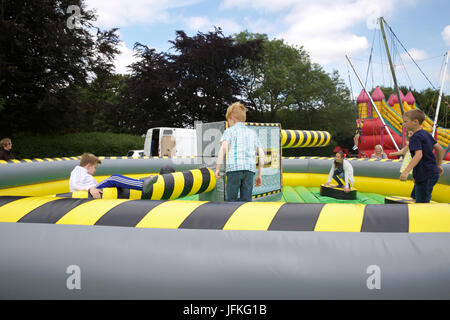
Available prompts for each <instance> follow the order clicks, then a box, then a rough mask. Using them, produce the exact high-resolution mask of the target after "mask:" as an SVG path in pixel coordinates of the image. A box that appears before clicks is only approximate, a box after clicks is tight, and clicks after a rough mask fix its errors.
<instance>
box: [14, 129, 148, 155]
mask: <svg viewBox="0 0 450 320" xmlns="http://www.w3.org/2000/svg"><path fill="white" fill-rule="evenodd" d="M11 139H12V141H13V153H14V155H15V157H16V158H17V159H32V158H54V157H75V156H80V155H81V154H82V153H84V152H91V153H93V154H95V155H97V156H126V155H127V152H128V150H132V149H143V148H144V141H145V138H143V137H140V136H135V135H131V134H115V133H104V132H90V133H74V134H65V135H59V136H54V135H34V134H17V135H14V136H12V137H11Z"/></svg>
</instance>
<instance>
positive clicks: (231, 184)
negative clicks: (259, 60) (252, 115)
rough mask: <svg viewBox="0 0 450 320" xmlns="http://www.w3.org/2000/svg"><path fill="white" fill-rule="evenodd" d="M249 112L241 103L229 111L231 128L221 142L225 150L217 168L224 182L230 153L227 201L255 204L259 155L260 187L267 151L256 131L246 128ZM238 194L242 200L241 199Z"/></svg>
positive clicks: (220, 155)
mask: <svg viewBox="0 0 450 320" xmlns="http://www.w3.org/2000/svg"><path fill="white" fill-rule="evenodd" d="M246 111H247V109H246V108H245V107H244V106H243V105H242V104H241V103H239V102H236V103H233V104H232V105H231V106H229V107H228V109H227V113H226V116H225V117H226V119H227V121H228V125H229V128H228V129H226V130H225V131H224V133H223V135H222V138H221V139H220V142H221V146H220V150H219V155H218V158H217V165H216V173H215V175H216V179H219V178H220V166H221V165H222V162H223V157H224V155H225V153H226V151H228V155H227V162H226V170H225V172H226V177H227V184H226V190H225V194H226V201H252V192H253V177H254V176H255V173H256V161H255V158H256V151H258V155H259V166H258V175H257V176H256V179H255V184H256V186H260V185H261V183H262V169H263V167H264V150H263V149H262V148H261V143H260V142H259V140H258V136H257V135H256V133H255V131H253V130H251V129H249V128H247V127H246V126H245V125H244V122H245V120H246ZM238 192H240V197H239V199H238Z"/></svg>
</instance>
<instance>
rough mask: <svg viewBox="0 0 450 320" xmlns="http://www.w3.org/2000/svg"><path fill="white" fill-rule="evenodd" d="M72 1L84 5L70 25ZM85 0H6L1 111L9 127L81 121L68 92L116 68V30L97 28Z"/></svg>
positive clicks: (0, 20)
mask: <svg viewBox="0 0 450 320" xmlns="http://www.w3.org/2000/svg"><path fill="white" fill-rule="evenodd" d="M70 5H76V6H78V8H80V14H81V16H80V19H79V24H77V25H75V26H74V28H70V25H69V24H68V19H69V17H70V16H71V13H67V8H68V7H69V6H70ZM95 19H96V17H95V15H94V12H92V11H90V10H87V9H86V6H85V4H84V1H83V0H76V1H73V0H71V1H68V0H61V1H50V0H45V1H42V0H31V1H28V0H27V1H26V0H2V2H1V11H0V97H1V99H0V100H2V101H3V102H2V106H3V108H2V109H1V110H0V114H1V117H2V120H3V124H2V130H3V131H4V132H5V133H8V134H10V133H12V132H19V131H24V130H26V131H30V132H52V131H60V130H68V128H74V127H76V125H77V118H76V113H75V112H72V111H76V110H70V109H68V105H70V101H68V99H67V97H68V94H67V93H68V92H69V91H70V90H71V89H72V87H84V86H86V85H87V83H88V81H89V80H92V79H93V78H95V77H96V76H99V75H103V76H104V75H106V74H108V73H109V72H110V71H111V70H112V63H111V62H112V59H113V58H114V55H115V54H116V53H117V52H118V51H117V48H116V45H117V42H118V36H117V35H116V33H115V32H116V30H115V29H112V30H109V31H100V30H98V29H97V34H96V35H94V34H93V31H94V30H95V28H94V26H93V22H94V21H95Z"/></svg>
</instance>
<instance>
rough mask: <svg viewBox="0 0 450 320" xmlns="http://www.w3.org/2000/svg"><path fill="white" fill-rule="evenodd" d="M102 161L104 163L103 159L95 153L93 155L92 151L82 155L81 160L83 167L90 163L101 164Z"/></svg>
mask: <svg viewBox="0 0 450 320" xmlns="http://www.w3.org/2000/svg"><path fill="white" fill-rule="evenodd" d="M101 163H102V161H101V160H100V159H99V158H97V157H96V156H95V155H93V154H92V153H88V152H85V153H83V154H82V155H81V160H80V166H81V167H85V166H86V165H88V164H90V165H96V164H101Z"/></svg>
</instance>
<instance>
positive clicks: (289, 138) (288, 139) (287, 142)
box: [284, 130, 292, 146]
mask: <svg viewBox="0 0 450 320" xmlns="http://www.w3.org/2000/svg"><path fill="white" fill-rule="evenodd" d="M285 132H286V143H285V144H284V145H285V146H287V145H289V143H290V142H291V139H292V137H291V132H290V131H288V130H285Z"/></svg>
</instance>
